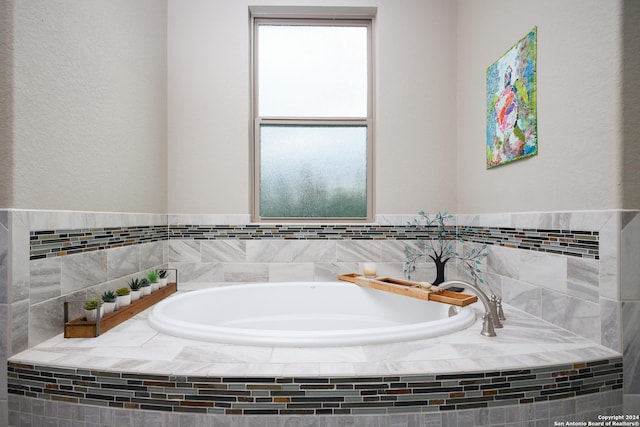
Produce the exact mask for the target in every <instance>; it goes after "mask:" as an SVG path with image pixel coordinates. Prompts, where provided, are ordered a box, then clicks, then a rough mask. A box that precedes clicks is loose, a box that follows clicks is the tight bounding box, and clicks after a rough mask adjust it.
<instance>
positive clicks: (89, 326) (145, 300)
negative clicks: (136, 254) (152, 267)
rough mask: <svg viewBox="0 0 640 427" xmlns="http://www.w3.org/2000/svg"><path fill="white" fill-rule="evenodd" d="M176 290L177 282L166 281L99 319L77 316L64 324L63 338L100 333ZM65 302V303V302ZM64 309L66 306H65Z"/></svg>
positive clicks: (93, 335) (95, 335)
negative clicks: (148, 292)
mask: <svg viewBox="0 0 640 427" xmlns="http://www.w3.org/2000/svg"><path fill="white" fill-rule="evenodd" d="M177 290H178V284H177V283H176V282H172V283H168V284H167V286H165V287H163V288H160V289H158V290H157V291H154V292H151V294H150V295H146V296H144V297H142V298H140V299H138V300H136V301H131V304H129V305H127V306H124V307H122V308H119V309H118V310H116V311H114V312H112V313H106V314H104V315H103V316H102V318H101V319H100V320H97V321H96V320H91V321H89V320H86V318H85V317H79V318H77V319H74V320H71V321H68V322H66V323H65V324H64V337H65V338H94V337H97V336H99V335H100V334H102V333H104V332H107V331H108V330H109V329H111V328H114V327H115V326H118V325H119V324H120V323H122V322H124V321H125V320H127V319H130V318H132V317H133V316H135V315H136V314H138V313H140V312H141V311H143V310H146V309H147V308H149V307H151V306H152V305H153V304H155V303H157V302H158V301H161V300H163V299H165V298H166V297H168V296H169V295H171V294H173V293H174V292H176V291H177ZM65 304H66V303H65ZM65 311H66V307H65Z"/></svg>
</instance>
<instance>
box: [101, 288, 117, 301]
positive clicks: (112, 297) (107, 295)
mask: <svg viewBox="0 0 640 427" xmlns="http://www.w3.org/2000/svg"><path fill="white" fill-rule="evenodd" d="M117 296H118V295H116V293H115V292H113V291H105V292H104V293H103V294H102V301H104V302H115V301H116V297H117Z"/></svg>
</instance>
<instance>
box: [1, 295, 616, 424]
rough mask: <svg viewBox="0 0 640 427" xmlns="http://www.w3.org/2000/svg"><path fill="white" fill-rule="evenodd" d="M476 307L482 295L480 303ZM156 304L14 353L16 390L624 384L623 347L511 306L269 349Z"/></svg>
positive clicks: (181, 394) (451, 405) (442, 399)
mask: <svg viewBox="0 0 640 427" xmlns="http://www.w3.org/2000/svg"><path fill="white" fill-rule="evenodd" d="M476 305H477V304H476ZM148 313H149V310H147V311H145V312H143V313H141V314H139V315H138V316H136V317H134V318H133V319H130V320H129V321H127V322H125V323H123V324H122V325H120V326H118V327H116V328H115V329H113V330H111V331H109V332H107V333H106V334H104V335H102V336H100V337H98V338H93V339H64V338H63V337H62V335H60V336H57V337H55V338H52V339H50V340H48V341H46V342H44V343H42V344H40V345H38V346H36V347H34V348H31V349H29V350H27V351H24V352H22V353H20V354H18V355H16V356H14V357H12V358H11V359H10V360H9V372H8V376H9V390H10V393H12V394H14V395H22V396H27V397H32V398H38V399H45V400H48V399H51V400H57V401H65V402H71V403H80V404H87V405H96V406H109V407H114V408H131V409H151V410H160V411H169V412H180V413H187V412H198V413H203V414H204V413H208V414H227V415H241V414H244V415H292V414H299V415H345V414H350V415H357V414H380V413H387V414H391V413H402V412H429V411H449V410H464V409H472V408H482V407H485V408H486V407H496V406H505V405H518V404H527V403H535V402H548V401H553V400H557V399H566V398H572V397H579V396H583V395H588V394H594V396H597V394H598V393H606V392H608V391H611V390H620V389H621V387H622V362H621V355H620V354H619V353H616V352H614V351H612V350H610V349H607V348H604V347H602V346H599V345H596V344H594V343H592V342H591V341H588V340H586V339H584V338H581V337H579V336H577V335H575V334H573V333H571V332H568V331H566V330H563V329H561V328H558V327H556V326H553V325H551V324H549V323H545V322H543V321H540V320H538V319H535V318H533V317H531V316H529V315H527V314H525V313H523V312H520V311H518V310H516V309H512V308H510V307H508V306H507V307H505V313H506V316H507V320H506V321H505V322H504V323H505V327H504V328H503V329H498V330H497V331H496V332H497V334H498V336H497V337H492V338H488V337H484V336H482V335H480V329H481V322H480V321H479V320H477V321H476V323H475V324H474V325H472V326H471V327H470V328H468V329H466V330H463V331H460V332H457V333H454V334H451V335H447V336H442V337H436V338H429V339H424V340H418V341H412V342H403V343H394V344H381V345H367V346H354V347H334V348H270V347H249V346H238V345H228V344H216V343H206V342H198V341H191V340H185V339H181V338H176V337H172V336H168V335H166V334H163V333H159V332H157V331H155V330H154V329H152V328H151V327H150V326H149V324H148V323H147V321H146V318H147V316H148Z"/></svg>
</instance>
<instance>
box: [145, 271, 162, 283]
mask: <svg viewBox="0 0 640 427" xmlns="http://www.w3.org/2000/svg"><path fill="white" fill-rule="evenodd" d="M159 276H160V274H159V273H158V270H151V271H149V272H148V273H147V279H149V282H151V283H154V282H157V281H158V277H159Z"/></svg>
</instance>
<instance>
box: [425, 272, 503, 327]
mask: <svg viewBox="0 0 640 427" xmlns="http://www.w3.org/2000/svg"><path fill="white" fill-rule="evenodd" d="M454 286H462V287H464V288H467V289H469V290H470V291H471V292H473V293H474V294H476V295H477V296H478V298H479V299H480V302H482V305H484V309H485V312H486V313H485V315H484V316H483V320H484V321H485V323H487V322H489V323H490V327H489V326H487V325H485V327H484V328H483V330H482V334H483V335H487V336H495V332H493V329H494V328H502V327H503V326H502V323H500V318H499V317H498V311H497V308H496V305H495V304H492V303H491V301H490V300H489V297H488V296H487V294H485V293H484V292H483V291H482V289H480V288H479V287H478V286H476V285H473V284H471V283H467V282H463V281H461V280H451V281H448V282H444V283H441V284H440V285H438V287H439V288H440V289H448V288H452V287H454ZM485 332H486V333H485ZM491 332H493V335H491Z"/></svg>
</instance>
